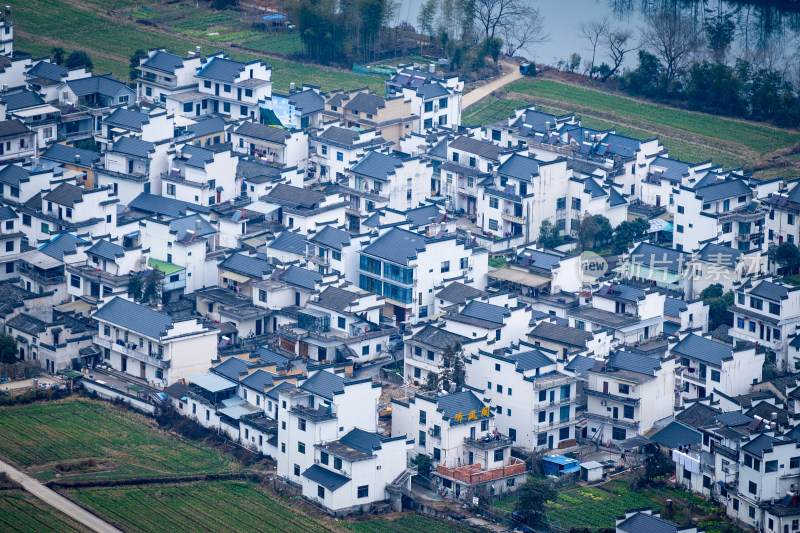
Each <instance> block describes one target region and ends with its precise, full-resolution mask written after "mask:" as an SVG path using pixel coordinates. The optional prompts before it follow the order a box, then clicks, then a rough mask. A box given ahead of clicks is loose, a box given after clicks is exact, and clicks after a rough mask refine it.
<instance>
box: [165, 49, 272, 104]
mask: <svg viewBox="0 0 800 533" xmlns="http://www.w3.org/2000/svg"><path fill="white" fill-rule="evenodd" d="M271 76H272V68H271V67H268V66H266V65H265V64H264V63H263V62H261V61H250V62H249V63H241V62H239V61H233V60H231V59H228V58H226V57H224V56H223V55H221V54H220V55H214V56H208V57H207V62H206V64H205V65H203V67H202V68H200V69H199V70H198V71H197V74H195V78H196V79H197V82H198V87H197V90H198V91H199V93H200V95H201V97H202V100H203V101H206V100H207V101H208V104H207V107H203V105H202V103H201V104H200V107H201V112H200V113H197V109H196V106H197V102H192V103H193V106H194V107H193V108H192V110H191V112H190V113H188V115H189V116H195V115H200V114H212V113H213V114H217V115H224V116H226V117H230V118H231V119H238V118H244V117H247V118H250V119H251V120H253V119H255V120H258V117H259V116H260V113H261V111H260V106H261V104H263V103H264V102H265V101H266V99H267V98H269V97H270V96H271V95H272V82H271V81H270V78H271ZM177 96H180V95H175V97H177ZM169 101H170V99H169V98H167V102H168V105H167V108H168V109H169ZM186 103H187V102H184V103H183V107H185V106H186ZM176 112H177V113H179V114H185V109H183V108H181V109H180V110H176Z"/></svg>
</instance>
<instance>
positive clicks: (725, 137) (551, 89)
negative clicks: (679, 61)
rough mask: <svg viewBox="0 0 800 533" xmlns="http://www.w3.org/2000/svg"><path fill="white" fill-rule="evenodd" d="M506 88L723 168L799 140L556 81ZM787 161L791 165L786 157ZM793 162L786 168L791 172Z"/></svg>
mask: <svg viewBox="0 0 800 533" xmlns="http://www.w3.org/2000/svg"><path fill="white" fill-rule="evenodd" d="M508 91H509V95H508V97H509V98H512V99H519V98H522V97H528V98H533V100H534V101H535V102H536V103H537V104H541V105H542V106H543V107H546V108H550V109H553V110H554V111H556V112H572V111H574V112H576V113H577V114H578V115H580V116H581V117H583V118H584V121H583V122H584V124H586V125H587V126H589V127H598V126H602V125H607V126H615V127H616V128H617V131H618V132H619V133H621V134H625V135H631V136H634V137H642V138H649V137H654V136H658V137H659V138H660V139H661V140H662V142H663V143H664V145H665V147H666V148H667V149H668V150H669V151H670V153H671V155H672V156H673V157H676V158H678V159H682V160H686V161H689V162H700V161H704V160H706V159H709V158H713V159H714V161H715V162H719V163H722V164H723V165H724V166H725V167H726V168H732V167H738V166H747V165H752V164H755V163H757V162H758V161H759V160H761V159H763V158H764V157H766V156H768V155H769V154H772V153H773V152H775V151H777V150H781V149H787V148H790V147H792V146H794V145H796V144H798V143H800V133H798V132H795V131H791V130H786V129H780V128H774V127H771V126H768V125H761V124H757V123H753V122H746V121H739V120H733V119H727V118H723V117H715V116H710V115H705V114H702V113H694V112H691V111H685V110H682V109H676V108H671V107H667V106H661V105H655V104H650V103H646V102H640V101H636V100H632V99H630V98H626V97H624V96H619V95H616V94H612V93H606V92H601V91H597V90H594V89H589V88H585V87H578V86H575V85H571V84H568V83H564V82H561V81H556V80H550V79H537V80H530V79H525V80H518V81H516V82H514V83H512V84H511V85H509V86H508ZM593 120H594V121H597V122H594V123H593ZM595 124H596V125H595ZM786 161H787V162H789V164H790V165H792V167H794V166H795V165H794V162H793V161H792V160H791V159H790V158H786ZM792 167H790V168H789V169H787V174H789V175H790V176H791V175H793V173H792V170H793V169H792ZM757 177H758V175H757Z"/></svg>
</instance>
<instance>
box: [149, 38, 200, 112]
mask: <svg viewBox="0 0 800 533" xmlns="http://www.w3.org/2000/svg"><path fill="white" fill-rule="evenodd" d="M203 62H204V60H203V58H202V57H200V55H199V54H197V53H195V55H190V56H189V57H185V58H184V57H181V56H178V55H175V54H170V53H169V52H167V51H166V50H165V49H164V48H158V49H155V50H149V51H148V52H147V57H143V58H140V59H139V66H138V67H136V70H138V71H139V75H138V76H137V78H136V97H137V99H138V100H139V101H145V102H150V103H154V104H159V105H164V104H165V103H166V101H167V96H170V95H173V94H176V93H184V92H187V91H196V89H197V80H196V79H195V77H194V76H195V74H196V73H197V69H199V68H200V66H201V65H202V64H203Z"/></svg>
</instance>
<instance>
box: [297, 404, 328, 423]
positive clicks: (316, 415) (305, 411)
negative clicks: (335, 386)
mask: <svg viewBox="0 0 800 533" xmlns="http://www.w3.org/2000/svg"><path fill="white" fill-rule="evenodd" d="M291 412H292V413H294V414H296V415H297V416H301V417H303V418H308V419H309V420H313V421H314V422H322V421H325V420H334V419H335V418H336V413H334V412H333V411H332V410H331V409H330V408H321V409H312V408H310V407H303V406H301V405H295V406H294V407H292V408H291Z"/></svg>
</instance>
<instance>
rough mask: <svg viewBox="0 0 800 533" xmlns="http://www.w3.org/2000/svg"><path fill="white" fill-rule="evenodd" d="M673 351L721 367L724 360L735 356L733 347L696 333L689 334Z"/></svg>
mask: <svg viewBox="0 0 800 533" xmlns="http://www.w3.org/2000/svg"><path fill="white" fill-rule="evenodd" d="M672 351H673V352H674V353H676V354H679V355H683V356H686V357H691V358H693V359H697V360H698V361H701V362H704V363H708V364H710V365H714V366H716V367H721V366H722V362H723V361H727V360H730V359H732V358H733V355H732V351H733V349H732V348H731V347H730V346H728V345H727V344H722V343H721V342H717V341H712V340H711V339H706V338H705V337H699V336H697V335H695V334H694V333H691V334H689V335H687V336H686V338H684V339H683V340H682V341H681V342H679V343H678V344H677V345H675V347H674V348H673V349H672Z"/></svg>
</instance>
